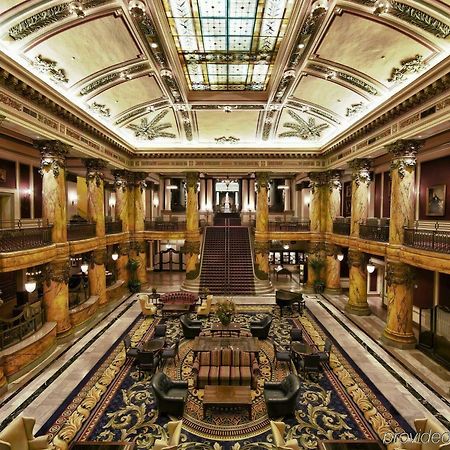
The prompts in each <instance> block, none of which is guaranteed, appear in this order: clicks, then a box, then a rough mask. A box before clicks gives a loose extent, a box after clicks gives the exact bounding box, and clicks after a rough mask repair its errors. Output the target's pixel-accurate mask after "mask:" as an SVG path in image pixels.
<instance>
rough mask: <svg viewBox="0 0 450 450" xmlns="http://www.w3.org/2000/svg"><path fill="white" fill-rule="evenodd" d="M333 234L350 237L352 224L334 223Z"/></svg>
mask: <svg viewBox="0 0 450 450" xmlns="http://www.w3.org/2000/svg"><path fill="white" fill-rule="evenodd" d="M333 233H334V234H341V235H343V236H350V222H340V221H339V222H337V221H334V222H333Z"/></svg>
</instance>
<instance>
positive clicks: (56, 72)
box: [30, 55, 69, 83]
mask: <svg viewBox="0 0 450 450" xmlns="http://www.w3.org/2000/svg"><path fill="white" fill-rule="evenodd" d="M30 62H31V65H32V66H33V67H34V68H35V69H36V70H37V71H38V72H39V73H44V74H46V75H47V76H48V77H49V78H50V79H51V80H52V81H54V82H55V83H68V82H69V79H68V78H67V76H66V72H65V70H64V69H57V68H56V65H57V64H58V63H57V62H56V61H52V60H51V59H48V58H44V57H43V56H42V55H38V56H36V57H35V58H34V59H33V60H31V61H30Z"/></svg>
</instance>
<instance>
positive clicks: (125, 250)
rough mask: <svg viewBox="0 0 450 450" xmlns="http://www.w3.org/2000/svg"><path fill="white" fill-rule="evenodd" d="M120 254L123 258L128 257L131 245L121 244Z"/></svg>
mask: <svg viewBox="0 0 450 450" xmlns="http://www.w3.org/2000/svg"><path fill="white" fill-rule="evenodd" d="M119 253H120V254H121V255H122V256H127V255H128V254H129V253H130V245H129V244H128V242H124V243H123V244H119Z"/></svg>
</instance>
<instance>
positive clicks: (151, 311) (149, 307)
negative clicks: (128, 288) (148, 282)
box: [138, 294, 158, 316]
mask: <svg viewBox="0 0 450 450" xmlns="http://www.w3.org/2000/svg"><path fill="white" fill-rule="evenodd" d="M138 299H139V303H140V304H141V310H142V314H143V315H144V316H154V315H155V314H156V312H157V310H158V309H157V308H156V306H155V305H153V304H152V302H151V301H150V298H149V296H148V295H147V294H140V295H139V296H138Z"/></svg>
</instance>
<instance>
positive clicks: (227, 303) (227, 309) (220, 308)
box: [216, 299, 236, 326]
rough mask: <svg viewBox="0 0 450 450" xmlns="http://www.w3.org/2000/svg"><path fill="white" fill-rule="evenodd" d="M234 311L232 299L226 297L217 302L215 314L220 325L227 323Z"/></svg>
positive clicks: (234, 306) (229, 321)
mask: <svg viewBox="0 0 450 450" xmlns="http://www.w3.org/2000/svg"><path fill="white" fill-rule="evenodd" d="M235 313H236V305H235V304H234V302H233V300H231V299H226V300H221V301H219V302H217V308H216V315H217V317H218V319H219V320H220V323H221V324H222V325H224V326H227V325H229V324H230V323H231V320H232V319H233V315H234V314H235Z"/></svg>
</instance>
